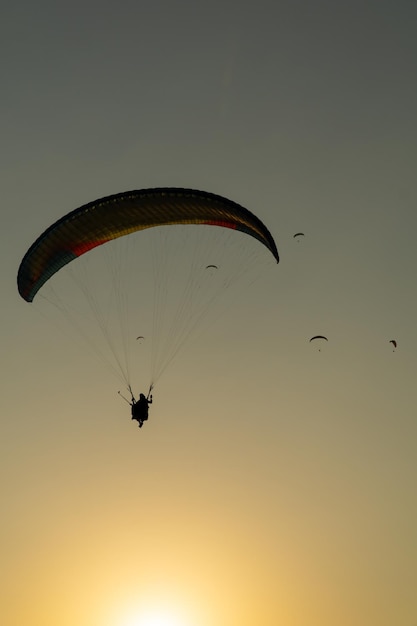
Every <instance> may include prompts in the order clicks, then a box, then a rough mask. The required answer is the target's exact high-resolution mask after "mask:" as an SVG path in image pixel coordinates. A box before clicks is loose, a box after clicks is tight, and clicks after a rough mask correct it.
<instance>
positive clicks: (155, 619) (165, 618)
mask: <svg viewBox="0 0 417 626" xmlns="http://www.w3.org/2000/svg"><path fill="white" fill-rule="evenodd" d="M122 626H189V625H188V623H186V621H184V619H182V618H181V617H180V616H179V615H174V614H172V613H171V612H169V611H161V610H158V611H148V612H146V613H143V614H142V615H137V616H135V617H134V616H132V617H130V618H128V619H127V620H125V621H124V622H123V624H122Z"/></svg>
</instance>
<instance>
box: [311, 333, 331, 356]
mask: <svg viewBox="0 0 417 626" xmlns="http://www.w3.org/2000/svg"><path fill="white" fill-rule="evenodd" d="M312 341H319V345H321V344H320V342H321V341H329V340H328V339H327V337H325V336H324V335H314V337H311V339H310V342H309V343H311V342H312ZM319 352H321V348H319Z"/></svg>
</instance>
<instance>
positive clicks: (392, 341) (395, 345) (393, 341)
mask: <svg viewBox="0 0 417 626" xmlns="http://www.w3.org/2000/svg"><path fill="white" fill-rule="evenodd" d="M389 343H392V345H393V346H394V350H395V349H396V347H397V342H396V340H395V339H391V340H390V341H389ZM394 350H393V352H394Z"/></svg>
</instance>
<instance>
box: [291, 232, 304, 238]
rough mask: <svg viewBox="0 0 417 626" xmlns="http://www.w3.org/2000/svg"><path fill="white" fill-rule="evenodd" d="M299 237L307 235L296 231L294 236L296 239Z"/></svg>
mask: <svg viewBox="0 0 417 626" xmlns="http://www.w3.org/2000/svg"><path fill="white" fill-rule="evenodd" d="M297 237H305V235H304V233H295V235H293V238H294V239H296V238H297Z"/></svg>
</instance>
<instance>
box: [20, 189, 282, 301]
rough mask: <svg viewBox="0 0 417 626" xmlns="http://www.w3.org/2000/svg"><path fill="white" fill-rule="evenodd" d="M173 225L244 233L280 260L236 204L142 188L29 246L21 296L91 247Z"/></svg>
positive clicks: (267, 236)
mask: <svg viewBox="0 0 417 626" xmlns="http://www.w3.org/2000/svg"><path fill="white" fill-rule="evenodd" d="M174 224H183V225H187V224H202V225H206V226H220V227H222V228H229V229H232V230H238V231H241V232H244V233H247V234H248V235H250V236H251V237H254V238H255V239H258V240H259V241H260V242H261V243H262V244H263V245H264V246H266V247H267V248H268V249H269V250H270V252H271V253H272V255H273V256H274V257H275V259H276V261H277V263H278V262H279V255H278V250H277V247H276V244H275V241H274V239H273V237H272V235H271V233H270V232H269V230H268V229H267V228H266V226H265V225H264V224H263V223H262V222H261V220H260V219H259V218H258V217H256V215H254V214H253V213H251V212H250V211H249V210H248V209H245V208H244V207H242V206H240V205H239V204H237V203H236V202H233V201H232V200H228V199H227V198H223V197H222V196H218V195H216V194H212V193H208V192H205V191H197V190H194V189H181V188H156V189H141V190H137V191H128V192H125V193H119V194H116V195H113V196H107V197H105V198H102V199H99V200H95V201H93V202H90V203H89V204H86V205H84V206H82V207H80V208H78V209H75V210H74V211H71V212H70V213H68V214H67V215H65V216H64V217H62V218H61V219H60V220H58V221H57V222H55V224H52V226H50V227H49V228H48V229H47V230H46V231H45V232H44V233H43V234H42V235H41V236H40V237H38V239H37V240H36V241H35V242H34V243H33V244H32V246H31V247H30V248H29V250H28V251H27V253H26V254H25V256H24V258H23V260H22V262H21V264H20V267H19V272H18V277H17V284H18V289H19V293H20V295H21V296H22V298H24V299H25V300H26V301H27V302H32V300H33V298H34V297H35V296H36V294H37V292H38V291H39V289H40V288H41V287H42V286H43V285H44V284H45V283H46V281H48V280H49V279H50V278H51V277H52V276H53V275H54V274H55V273H56V272H58V271H59V270H60V269H61V268H62V267H64V266H65V265H66V264H67V263H70V262H71V261H73V260H74V259H76V258H77V257H79V256H81V255H83V254H85V253H86V252H89V251H90V250H92V249H93V248H95V247H97V246H100V245H102V244H105V243H107V242H109V241H111V240H114V239H117V238H118V237H123V236H125V235H129V234H131V233H134V232H137V231H140V230H144V229H146V228H152V227H155V226H168V225H174Z"/></svg>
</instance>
